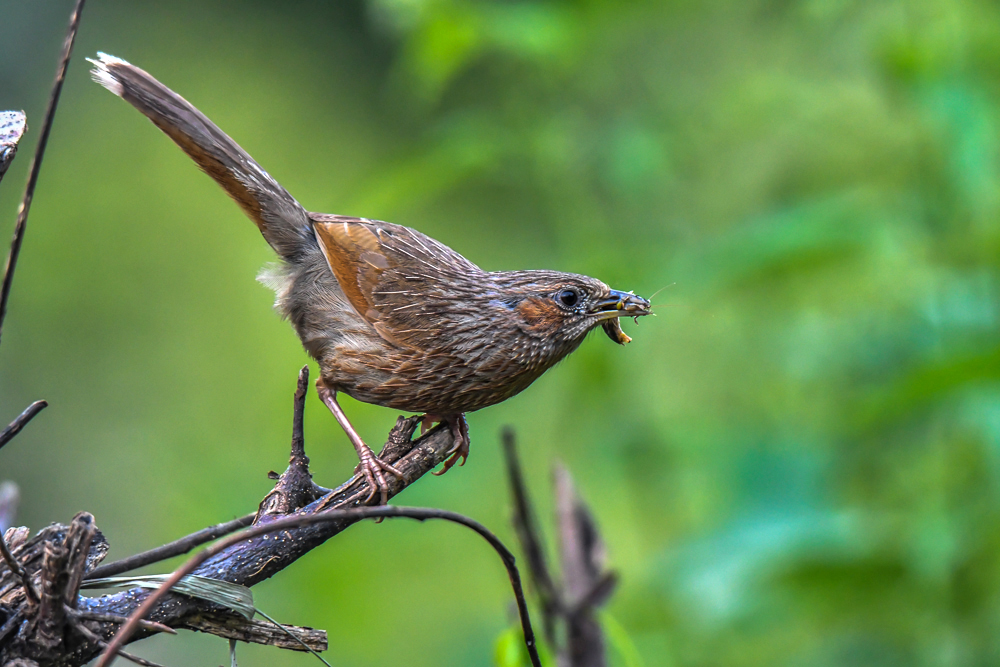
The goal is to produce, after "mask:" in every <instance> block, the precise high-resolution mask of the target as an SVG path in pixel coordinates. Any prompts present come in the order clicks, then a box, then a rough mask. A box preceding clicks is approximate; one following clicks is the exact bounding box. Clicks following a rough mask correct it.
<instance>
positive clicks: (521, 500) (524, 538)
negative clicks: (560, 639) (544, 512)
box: [500, 426, 563, 645]
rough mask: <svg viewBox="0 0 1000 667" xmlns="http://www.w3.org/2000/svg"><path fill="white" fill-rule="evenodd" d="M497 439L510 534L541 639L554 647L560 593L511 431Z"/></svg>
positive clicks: (560, 600) (559, 613)
mask: <svg viewBox="0 0 1000 667" xmlns="http://www.w3.org/2000/svg"><path fill="white" fill-rule="evenodd" d="M500 439H501V440H502V441H503V452H504V458H505V459H506V462H507V478H508V479H509V480H510V493H511V496H512V497H513V499H514V530H515V532H516V533H517V537H518V541H520V543H521V549H522V550H523V551H524V557H525V559H526V560H527V561H528V575H529V577H530V578H531V582H532V583H533V584H534V586H535V592H536V593H537V594H538V601H539V604H540V605H541V608H542V623H543V627H544V629H545V638H546V639H547V640H548V641H549V643H550V644H553V645H554V644H555V639H556V636H555V627H556V620H557V619H558V618H559V616H560V615H561V610H562V606H563V604H562V598H563V596H562V591H561V590H560V588H559V587H558V586H557V585H556V583H555V581H554V580H553V579H552V575H551V574H550V573H549V568H548V564H547V563H546V561H545V551H544V550H543V548H542V540H541V538H540V537H539V531H538V526H537V525H536V524H535V517H534V512H532V509H531V498H530V497H529V496H528V489H527V487H526V486H525V484H524V475H523V474H522V473H521V463H520V461H519V459H518V456H517V445H516V444H515V440H514V429H513V428H511V427H510V426H506V427H504V429H503V430H502V431H501V432H500Z"/></svg>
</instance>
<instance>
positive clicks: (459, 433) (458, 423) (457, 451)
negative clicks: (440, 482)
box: [434, 415, 469, 476]
mask: <svg viewBox="0 0 1000 667" xmlns="http://www.w3.org/2000/svg"><path fill="white" fill-rule="evenodd" d="M448 422H449V425H450V426H451V434H452V437H453V438H454V443H455V444H453V445H452V447H451V449H450V450H449V451H448V453H449V454H451V456H449V457H448V459H447V460H445V462H444V467H443V468H441V470H438V471H436V472H435V473H434V474H435V475H437V476H441V475H443V474H445V473H446V472H448V471H449V470H451V468H452V466H454V465H455V464H456V463H458V460H459V459H462V462H461V463H459V465H463V466H464V465H465V460H466V459H468V458H469V423H468V422H467V421H465V415H458V416H457V417H452V418H451V419H449V420H448Z"/></svg>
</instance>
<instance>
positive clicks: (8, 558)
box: [0, 535, 38, 604]
mask: <svg viewBox="0 0 1000 667" xmlns="http://www.w3.org/2000/svg"><path fill="white" fill-rule="evenodd" d="M0 555H2V556H3V560H4V562H5V563H7V568H8V569H9V570H10V571H11V572H12V573H13V574H14V576H15V577H17V579H18V581H20V582H21V587H22V588H24V594H25V595H26V596H27V597H28V600H30V601H31V603H32V604H37V602H38V591H36V590H35V587H34V585H33V584H32V583H31V579H30V578H29V577H28V574H27V573H26V572H25V571H24V568H23V567H21V564H20V563H18V562H17V559H16V558H14V555H13V554H12V553H11V552H10V549H8V548H7V542H5V541H4V539H3V535H0Z"/></svg>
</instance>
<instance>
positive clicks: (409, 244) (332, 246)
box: [310, 213, 486, 350]
mask: <svg viewBox="0 0 1000 667" xmlns="http://www.w3.org/2000/svg"><path fill="white" fill-rule="evenodd" d="M310 215H311V217H312V221H313V228H314V230H315V232H316V239H317V241H318V242H319V246H320V248H321V249H322V250H323V254H324V255H325V256H326V261H327V264H329V265H330V270H331V271H332V272H333V275H334V276H336V278H337V282H338V283H339V284H340V288H341V289H342V290H343V292H344V295H345V296H346V297H347V299H348V301H350V303H351V305H352V306H353V307H354V309H355V310H356V311H357V312H358V314H359V315H361V317H363V318H364V319H365V320H367V321H368V322H369V323H370V324H371V325H372V327H374V329H375V330H376V331H377V332H378V334H379V335H380V336H381V337H382V338H383V339H385V340H386V341H388V342H390V343H392V344H394V345H397V346H400V347H410V348H420V349H425V350H429V349H433V348H434V347H435V339H436V338H437V337H438V336H440V335H441V334H442V333H444V331H445V330H446V329H449V328H451V327H454V326H457V325H461V322H459V321H458V320H461V319H463V318H462V317H461V310H462V309H461V304H462V301H463V298H464V297H465V296H466V294H465V292H467V291H468V290H470V289H475V288H476V287H475V286H476V284H477V280H476V278H477V277H480V276H485V275H486V274H485V273H484V272H483V271H482V270H481V269H480V268H479V267H477V266H476V265H475V264H473V263H472V262H470V261H468V260H467V259H465V258H464V257H462V256H461V255H459V254H458V253H457V252H455V251H454V250H452V249H451V248H449V247H447V246H445V245H444V244H442V243H439V242H437V241H435V240H434V239H432V238H430V237H429V236H425V235H424V234H421V233H420V232H418V231H416V230H413V229H410V228H409V227H403V226H402V225H394V224H392V223H387V222H379V221H377V220H367V219H364V218H349V217H345V216H335V215H323V214H316V213H313V214H310ZM479 283H480V284H481V281H479Z"/></svg>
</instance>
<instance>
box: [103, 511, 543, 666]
mask: <svg viewBox="0 0 1000 667" xmlns="http://www.w3.org/2000/svg"><path fill="white" fill-rule="evenodd" d="M376 517H383V518H395V517H404V518H409V519H417V520H418V521H425V520H427V519H443V520H445V521H451V522H454V523H457V524H460V525H463V526H465V527H466V528H470V529H471V530H473V531H475V532H476V533H477V534H478V535H479V536H480V537H482V538H483V539H485V540H486V541H487V542H489V544H490V546H492V547H493V549H494V550H495V551H496V552H497V554H499V556H500V558H501V559H502V560H503V563H504V566H505V567H506V568H507V574H508V576H509V577H510V582H511V586H512V588H513V589H514V596H515V598H516V601H517V608H518V613H519V614H520V616H521V628H522V630H523V632H524V641H525V644H526V645H527V647H528V654H529V656H530V657H531V663H532V665H533V666H534V667H541V661H540V660H539V657H538V652H537V648H536V646H535V635H534V632H533V631H532V628H531V620H530V618H529V616H528V608H527V602H526V601H525V598H524V591H523V589H522V587H521V577H520V574H519V573H518V570H517V566H516V565H515V559H514V555H513V554H512V553H511V552H510V550H509V549H507V547H506V546H504V544H503V542H501V541H500V539H499V538H497V536H496V535H494V534H493V533H491V532H490V531H489V530H488V529H487V528H486V527H485V526H483V525H482V524H481V523H479V522H478V521H475V520H473V519H470V518H469V517H466V516H463V515H461V514H457V513H455V512H449V511H447V510H439V509H433V508H423V507H395V506H392V505H387V506H380V507H357V508H354V509H349V510H325V511H322V512H320V513H318V514H306V515H297V516H289V517H284V518H281V519H277V520H275V521H272V522H270V523H267V524H263V525H257V526H254V527H253V528H249V529H247V530H246V531H245V532H243V533H240V534H237V535H230V536H229V537H227V538H225V539H223V540H221V541H220V542H218V543H217V544H214V545H212V546H211V547H208V548H207V549H205V550H204V551H202V552H200V553H198V554H196V555H194V556H192V557H191V558H190V559H189V560H188V562H187V563H185V564H184V565H183V566H181V567H179V568H177V569H176V570H174V572H173V574H172V575H170V578H169V579H167V580H166V581H165V582H164V583H163V585H162V586H160V587H159V588H158V589H157V590H156V591H154V592H152V593H151V594H150V595H149V596H147V598H146V599H145V601H143V603H142V604H141V605H140V606H139V608H138V609H136V610H135V611H134V612H133V613H132V616H131V617H130V618H129V622H128V623H126V624H125V625H124V626H123V627H122V628H121V629H120V630H119V631H118V632H117V633H116V634H115V636H114V637H113V638H112V640H111V641H110V642H109V643H108V646H107V647H106V648H105V649H104V652H103V653H102V654H101V658H100V660H99V661H98V663H97V667H107V666H108V665H110V664H111V661H112V660H113V659H114V656H115V653H116V652H117V651H118V650H120V649H121V647H122V646H123V645H124V644H125V642H126V641H127V640H128V639H129V637H130V636H131V635H132V633H133V632H135V631H136V629H137V628H138V625H139V620H141V619H143V618H145V617H146V616H147V615H148V614H149V613H150V612H151V611H152V610H153V609H154V608H155V607H156V605H157V604H158V603H159V602H160V600H161V599H162V598H164V597H165V596H166V595H167V593H168V592H169V591H170V589H171V588H172V587H173V586H174V585H176V584H177V582H179V581H180V580H181V579H182V578H183V577H184V576H186V575H188V574H191V573H193V572H194V571H195V568H197V567H198V566H199V565H201V564H203V563H205V562H206V561H207V560H209V559H210V558H212V557H213V556H216V555H218V554H220V553H223V552H225V550H227V549H229V548H230V547H233V546H235V545H237V544H239V543H241V542H245V541H248V540H250V539H253V538H256V537H261V536H264V535H267V534H269V533H274V532H278V531H286V530H288V529H290V528H299V527H302V526H307V525H311V524H321V523H328V522H337V521H344V520H355V521H356V520H358V519H365V518H376Z"/></svg>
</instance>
